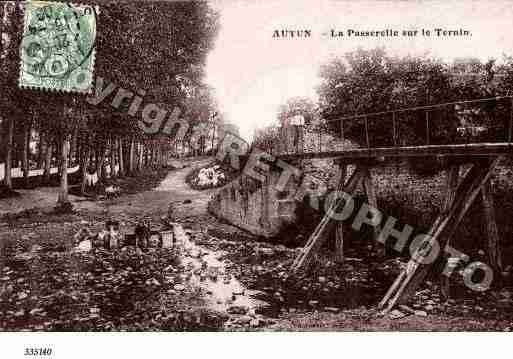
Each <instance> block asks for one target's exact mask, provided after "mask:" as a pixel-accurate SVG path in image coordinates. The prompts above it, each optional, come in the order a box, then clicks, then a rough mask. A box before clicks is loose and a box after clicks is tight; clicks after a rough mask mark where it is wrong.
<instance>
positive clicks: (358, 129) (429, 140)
mask: <svg viewBox="0 0 513 359" xmlns="http://www.w3.org/2000/svg"><path fill="white" fill-rule="evenodd" d="M323 125H324V127H323V126H317V127H315V126H312V125H292V126H287V127H281V128H277V129H276V132H277V133H276V134H274V135H272V136H270V138H269V139H267V141H264V143H262V144H260V145H259V147H261V148H262V149H264V150H267V151H269V152H271V153H273V154H275V155H284V154H297V153H305V152H319V153H323V152H335V151H343V150H345V149H349V148H358V147H359V148H389V147H392V148H394V147H397V148H400V147H408V146H426V145H451V144H470V143H511V142H512V134H513V96H501V97H492V98H483V99H476V100H464V101H455V102H448V103H441V104H435V105H427V106H417V107H409V108H404V109H396V110H388V111H380V112H374V113H366V114H359V115H353V116H344V117H338V118H332V119H328V120H325V121H324V122H323Z"/></svg>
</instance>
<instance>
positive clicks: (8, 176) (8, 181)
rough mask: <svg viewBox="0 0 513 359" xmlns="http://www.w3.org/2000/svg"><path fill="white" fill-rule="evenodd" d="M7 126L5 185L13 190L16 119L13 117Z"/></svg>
mask: <svg viewBox="0 0 513 359" xmlns="http://www.w3.org/2000/svg"><path fill="white" fill-rule="evenodd" d="M8 121H9V122H8V124H7V148H6V151H5V177H4V184H5V186H6V187H7V188H8V189H11V190H12V151H13V138H14V119H13V118H12V117H11V118H10V119H9V120H8Z"/></svg>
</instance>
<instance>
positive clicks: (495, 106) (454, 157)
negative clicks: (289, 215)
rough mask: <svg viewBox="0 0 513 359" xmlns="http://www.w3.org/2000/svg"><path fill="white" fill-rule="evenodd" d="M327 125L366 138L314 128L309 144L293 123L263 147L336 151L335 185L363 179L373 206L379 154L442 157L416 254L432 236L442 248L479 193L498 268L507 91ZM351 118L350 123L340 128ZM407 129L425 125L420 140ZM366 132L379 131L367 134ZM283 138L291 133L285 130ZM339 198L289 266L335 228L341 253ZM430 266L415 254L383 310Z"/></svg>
mask: <svg viewBox="0 0 513 359" xmlns="http://www.w3.org/2000/svg"><path fill="white" fill-rule="evenodd" d="M328 125H329V126H331V128H332V130H333V128H336V130H338V131H340V132H339V133H340V138H341V139H342V140H343V139H344V130H349V131H353V133H352V137H353V138H354V137H355V132H354V131H355V128H356V129H357V130H360V131H361V133H360V139H362V140H363V141H358V142H360V143H364V146H360V147H358V148H354V147H351V148H344V145H342V148H339V147H337V146H335V147H333V146H331V147H328V145H327V144H326V143H325V142H324V143H323V140H322V138H323V136H321V135H319V138H318V143H317V144H316V147H314V148H309V149H307V148H305V147H304V139H302V138H301V136H302V134H301V132H302V131H303V130H304V129H303V128H302V127H301V126H296V130H297V132H298V133H299V134H298V135H294V136H295V137H294V136H292V137H294V138H293V140H292V142H293V143H292V146H287V145H285V146H283V148H282V149H280V148H276V147H273V146H271V147H270V148H268V149H267V150H271V151H272V152H273V154H274V155H275V156H277V157H279V158H280V159H283V160H289V161H297V160H302V159H312V158H333V159H336V161H335V163H337V164H338V166H339V169H338V172H339V177H338V188H337V189H338V190H341V191H344V192H346V193H348V194H354V193H355V190H356V188H357V186H358V185H359V184H360V183H361V184H363V187H364V192H365V193H366V196H367V199H368V203H369V205H370V206H372V207H374V208H378V207H377V200H376V194H375V190H374V187H373V184H372V179H371V176H370V171H369V168H370V167H371V166H372V165H373V164H374V163H377V162H376V160H383V158H385V159H392V160H393V159H403V158H407V157H419V159H420V158H429V157H437V158H445V159H446V160H445V163H446V164H447V171H446V172H447V176H446V184H445V193H444V204H443V208H442V210H441V212H440V213H439V215H438V217H437V218H436V220H435V221H434V223H433V224H432V226H431V229H430V230H429V232H428V233H427V234H428V236H429V237H427V238H429V239H428V240H427V243H425V245H424V246H422V248H420V249H419V250H418V251H419V253H418V254H419V255H422V254H423V253H424V254H425V253H426V250H427V252H429V249H430V248H431V247H432V246H433V245H435V244H436V243H434V242H435V241H436V242H437V243H438V245H439V246H440V248H441V249H443V248H445V247H446V246H447V245H448V244H449V243H450V242H451V239H452V237H453V236H454V234H455V232H456V229H457V227H458V225H459V224H460V222H461V221H462V219H463V217H464V216H465V214H466V213H467V211H468V209H469V208H470V205H471V204H472V203H473V202H474V201H475V199H476V198H477V197H478V195H480V197H481V200H482V203H483V207H484V213H485V219H486V221H487V232H488V233H487V235H488V239H487V249H488V250H487V251H488V265H490V266H491V267H492V268H493V269H494V270H495V271H496V273H497V272H499V273H500V268H501V260H500V253H499V244H498V243H499V238H498V230H497V224H496V222H495V215H494V208H493V200H492V194H491V184H490V177H491V175H492V172H493V170H494V168H495V167H496V165H497V163H498V161H499V158H500V157H501V156H511V155H512V154H513V142H512V131H513V97H512V96H505V97H494V98H486V99H478V100H472V101H459V102H451V103H443V104H437V105H429V106H421V107H415V108H407V109H400V110H393V111H385V112H378V113H368V114H363V115H355V116H350V117H343V118H336V119H330V120H328ZM349 125H351V126H352V128H350V129H345V127H349ZM376 125H379V126H380V127H379V130H378V131H376V130H375V129H373V127H374V126H376ZM407 129H409V130H410V131H407ZM411 131H415V133H417V134H418V133H423V136H420V137H421V140H420V141H419V136H418V135H417V136H415V137H412V136H410V137H408V133H411ZM371 133H374V134H376V133H378V134H379V135H378V136H371ZM468 133H470V135H469V134H468ZM287 138H288V139H290V136H287ZM409 141H410V142H413V143H409ZM279 142H280V141H279ZM342 143H343V142H342ZM264 147H265V146H264ZM291 147H292V149H291ZM420 160H421V159H420ZM349 165H353V166H355V167H356V169H355V170H354V172H353V173H352V175H351V176H350V177H349V178H348V179H347V180H346V174H347V171H348V166H349ZM463 165H466V166H468V165H470V170H468V171H467V172H466V173H465V174H464V175H463V176H460V167H461V166H463ZM342 205H343V200H335V201H333V203H331V208H330V209H329V210H328V211H327V212H326V215H325V217H324V218H323V219H322V220H321V222H320V223H319V224H318V226H317V228H316V229H315V231H314V232H313V233H312V234H311V236H310V238H309V240H308V241H307V244H306V245H305V247H304V248H303V250H302V252H301V253H300V255H299V256H298V257H297V258H296V260H295V262H294V263H293V268H292V269H293V270H294V271H299V270H301V269H304V268H306V267H307V266H308V264H309V263H310V262H311V260H312V258H313V257H314V254H315V253H316V251H317V250H318V249H319V248H320V247H321V246H322V244H323V243H324V242H325V241H326V240H327V238H328V237H329V235H330V233H333V232H335V237H336V256H338V258H339V259H340V260H342V259H343V230H342V226H343V223H342V222H337V221H335V220H334V219H332V218H331V217H332V216H330V215H329V213H331V212H332V211H333V212H337V211H338V210H339V209H341V207H342ZM339 207H340V208H339ZM380 230H381V229H380V228H379V226H377V227H374V234H375V238H376V239H377V238H378V236H379V232H380ZM421 251H423V252H421ZM431 267H432V264H421V263H420V261H419V260H418V257H417V256H413V258H412V259H411V260H410V262H409V263H408V265H407V266H406V267H405V269H404V270H403V271H402V272H401V274H400V275H399V276H398V277H397V279H396V280H395V282H394V283H393V285H392V286H391V287H390V289H389V290H388V292H387V293H386V295H385V297H384V298H383V300H382V301H381V302H380V303H379V306H380V307H381V308H383V309H385V311H388V310H390V309H391V308H393V307H394V306H395V305H396V304H402V303H405V301H406V300H407V299H408V298H409V297H410V296H411V295H412V294H413V293H415V290H416V289H417V288H418V286H419V285H420V284H421V283H422V281H423V280H424V279H425V277H426V275H427V274H428V272H429V270H430V269H431ZM441 288H442V292H443V293H445V294H447V293H448V289H449V284H448V280H447V279H442V286H441Z"/></svg>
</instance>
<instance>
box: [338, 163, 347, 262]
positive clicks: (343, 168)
mask: <svg viewBox="0 0 513 359" xmlns="http://www.w3.org/2000/svg"><path fill="white" fill-rule="evenodd" d="M338 167H339V171H338V172H339V178H338V181H337V182H338V184H337V191H339V192H341V191H343V190H344V185H345V182H346V175H347V165H346V164H345V163H341V162H339V163H338ZM335 262H337V263H343V262H344V223H343V222H342V221H338V223H337V225H336V229H335Z"/></svg>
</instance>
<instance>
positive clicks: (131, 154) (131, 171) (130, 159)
mask: <svg viewBox="0 0 513 359" xmlns="http://www.w3.org/2000/svg"><path fill="white" fill-rule="evenodd" d="M134 152H135V142H134V138H133V137H131V138H130V152H129V154H128V173H129V174H130V175H131V176H133V175H134V172H135V162H134V161H135V158H134V157H135V153H134Z"/></svg>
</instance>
